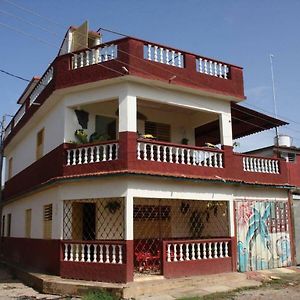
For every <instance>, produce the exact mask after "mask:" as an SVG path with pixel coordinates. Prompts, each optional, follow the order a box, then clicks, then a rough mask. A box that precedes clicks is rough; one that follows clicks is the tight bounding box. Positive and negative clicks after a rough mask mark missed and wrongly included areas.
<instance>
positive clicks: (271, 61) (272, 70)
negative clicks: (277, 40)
mask: <svg viewBox="0 0 300 300" xmlns="http://www.w3.org/2000/svg"><path fill="white" fill-rule="evenodd" d="M273 57H274V55H273V54H270V64H271V75H272V88H273V104H274V113H275V117H276V118H277V105H276V92H275V81H274V69H273ZM278 133H279V131H278V128H277V126H276V127H275V134H276V136H275V139H276V146H278Z"/></svg>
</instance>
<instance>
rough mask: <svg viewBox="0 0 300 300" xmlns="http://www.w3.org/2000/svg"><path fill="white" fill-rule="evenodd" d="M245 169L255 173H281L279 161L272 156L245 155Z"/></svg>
mask: <svg viewBox="0 0 300 300" xmlns="http://www.w3.org/2000/svg"><path fill="white" fill-rule="evenodd" d="M243 170H244V171H246V172H254V173H271V174H279V173H280V172H279V161H278V160H277V159H271V158H256V157H251V156H244V157H243Z"/></svg>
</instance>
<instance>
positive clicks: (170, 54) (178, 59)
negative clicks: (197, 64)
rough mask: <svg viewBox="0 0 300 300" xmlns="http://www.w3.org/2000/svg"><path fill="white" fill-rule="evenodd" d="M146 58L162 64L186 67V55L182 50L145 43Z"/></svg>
mask: <svg viewBox="0 0 300 300" xmlns="http://www.w3.org/2000/svg"><path fill="white" fill-rule="evenodd" d="M144 58H145V59H147V60H150V61H154V62H158V63H161V64H165V65H170V66H173V67H178V68H184V55H183V54H182V53H181V52H179V51H175V50H171V49H167V48H164V47H160V46H157V45H151V44H147V45H145V47H144Z"/></svg>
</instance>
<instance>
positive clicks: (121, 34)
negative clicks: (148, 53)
mask: <svg viewBox="0 0 300 300" xmlns="http://www.w3.org/2000/svg"><path fill="white" fill-rule="evenodd" d="M4 1H6V2H8V3H10V4H12V5H14V6H16V7H17V8H19V9H22V10H24V11H26V12H28V13H31V14H33V15H35V16H38V17H40V18H43V19H45V20H47V21H49V22H51V23H53V24H55V25H57V26H63V25H61V24H59V23H57V22H54V21H53V20H51V19H49V18H46V17H44V16H42V15H40V14H37V13H35V12H34V11H32V10H30V9H27V8H25V7H22V6H20V5H17V4H15V3H14V2H12V1H10V0H4ZM0 12H1V11H0ZM15 17H16V18H19V19H22V18H20V17H17V16H15ZM22 20H23V21H24V22H26V20H24V19H22ZM28 23H29V24H30V25H32V26H35V24H33V23H31V22H28ZM0 25H2V26H6V27H8V28H9V29H13V30H15V31H17V32H19V33H22V34H25V35H28V36H30V37H32V38H35V39H37V40H38V41H40V42H46V41H43V40H41V39H39V38H36V37H34V36H32V35H30V34H28V33H25V32H22V31H20V30H17V29H14V28H12V27H11V26H9V25H6V24H3V23H0ZM39 28H40V27H39ZM40 29H42V28H40ZM43 30H46V31H48V30H47V29H45V28H43ZM100 30H103V31H106V32H109V33H113V34H116V35H120V36H123V37H129V36H128V35H125V34H123V33H120V32H117V31H113V30H110V29H107V28H104V27H100V28H99V29H98V30H97V32H99V31H100ZM48 32H50V33H52V34H55V35H57V34H56V33H53V32H51V31H48ZM46 43H47V44H48V45H51V46H53V45H52V44H49V43H48V42H46ZM103 45H108V44H107V43H103ZM55 47H56V46H55ZM56 49H57V47H56ZM87 49H88V50H92V49H91V48H88V47H87ZM118 51H120V52H123V53H125V54H127V55H129V56H131V57H134V58H136V59H139V60H142V61H143V62H145V61H146V62H148V61H147V60H145V59H144V58H140V57H138V56H136V55H133V54H131V53H129V52H127V51H124V50H121V49H118ZM70 53H72V52H70ZM73 54H74V53H73ZM115 60H116V61H119V62H120V63H123V64H126V65H128V66H129V64H128V63H126V62H123V61H121V60H118V59H115ZM148 63H150V62H148ZM98 65H100V66H102V67H106V68H108V67H107V66H103V65H101V64H98ZM131 67H132V66H131ZM156 67H157V68H159V69H160V70H163V71H164V72H168V73H169V74H170V75H174V73H173V72H171V71H168V70H166V69H165V68H163V67H160V66H159V65H157V66H156ZM134 68H135V69H137V70H139V71H143V72H144V73H148V74H150V73H149V72H147V71H145V70H144V69H141V68H137V67H134ZM108 69H110V70H112V71H114V72H117V73H119V74H121V75H124V73H121V72H119V71H117V70H115V69H112V68H108ZM176 76H177V77H179V78H180V77H182V78H184V79H185V80H188V81H190V82H191V83H194V84H195V83H196V82H194V81H193V80H190V79H187V78H185V77H183V76H180V75H178V74H176ZM26 81H27V79H26ZM236 110H238V109H236ZM247 114H248V115H252V116H255V117H258V116H256V115H253V114H250V113H247ZM233 118H234V119H237V120H239V121H241V122H244V123H247V124H251V125H254V126H256V127H258V128H260V129H263V130H266V129H269V128H265V127H262V126H260V125H257V124H255V123H253V122H249V121H246V120H242V119H239V118H237V117H233ZM258 118H260V119H262V120H265V119H263V118H262V117H258ZM265 121H267V120H265ZM293 122H295V123H297V122H296V121H293ZM271 123H272V122H271ZM273 125H277V123H274V122H273ZM277 126H278V125H277ZM290 130H293V129H290ZM294 131H295V132H300V131H297V130H294Z"/></svg>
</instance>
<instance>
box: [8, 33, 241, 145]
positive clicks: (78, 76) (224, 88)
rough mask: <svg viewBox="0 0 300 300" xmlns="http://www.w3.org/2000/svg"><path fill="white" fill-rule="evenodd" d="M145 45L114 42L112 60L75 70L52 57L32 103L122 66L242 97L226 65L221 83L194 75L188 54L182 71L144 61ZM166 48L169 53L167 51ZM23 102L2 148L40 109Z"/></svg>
mask: <svg viewBox="0 0 300 300" xmlns="http://www.w3.org/2000/svg"><path fill="white" fill-rule="evenodd" d="M147 43H148V42H147V41H142V40H138V39H134V38H122V39H119V40H116V41H114V44H115V45H117V47H118V53H117V58H116V59H114V60H110V61H106V62H102V63H100V64H95V65H91V66H88V67H82V68H78V69H75V70H72V68H71V59H72V54H66V55H63V56H58V57H56V58H55V59H54V61H53V62H52V65H51V66H53V70H54V73H53V79H52V81H51V82H50V83H49V84H48V85H47V86H46V87H45V89H44V90H43V91H42V92H41V94H40V95H39V96H38V98H37V99H36V102H37V103H40V104H41V105H42V104H43V103H44V102H45V101H46V100H47V99H48V97H49V96H50V95H51V94H52V93H53V91H55V90H58V89H62V88H67V87H72V86H76V85H79V84H85V83H89V82H95V81H99V80H105V79H111V78H116V77H121V76H123V75H127V74H125V73H124V70H123V69H122V67H123V66H125V67H126V68H127V69H128V70H129V75H133V76H138V77H143V78H145V79H152V80H158V81H163V82H165V83H169V79H170V78H171V77H173V76H174V75H175V76H176V78H175V79H174V80H172V83H171V84H173V85H174V84H175V85H183V86H187V87H191V88H195V89H200V90H204V91H208V92H211V93H215V94H222V95H228V96H232V97H236V98H239V99H243V98H244V97H245V96H244V83H243V70H242V68H240V67H237V66H234V65H229V64H227V65H228V67H229V68H230V74H229V79H227V80H225V79H222V78H218V77H215V76H210V75H207V74H203V73H199V72H197V71H196V58H197V57H198V56H197V55H195V54H191V53H188V52H183V51H181V52H182V53H183V54H184V55H185V67H184V68H177V67H173V66H170V65H166V64H161V63H158V62H153V61H148V60H146V59H144V55H143V51H144V44H147ZM167 48H168V49H170V48H169V47H167ZM174 50H177V49H174ZM177 51H180V50H177ZM79 52H80V51H79ZM208 60H210V59H208ZM29 96H30V95H29ZM25 102H26V113H25V116H23V118H22V119H21V121H20V122H19V123H18V125H17V126H16V127H14V128H13V130H12V132H11V134H10V135H9V136H8V137H7V138H6V139H5V142H4V145H5V146H6V145H8V143H9V142H10V141H11V139H12V138H13V136H14V135H15V134H16V133H17V132H18V131H19V130H20V128H22V127H23V126H24V125H25V124H26V123H27V122H28V121H29V119H31V117H32V115H33V114H34V113H35V112H36V111H37V110H38V109H39V107H40V106H36V105H32V106H30V107H29V97H28V98H27V100H26V101H25ZM13 122H14V121H13V120H12V123H13Z"/></svg>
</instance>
